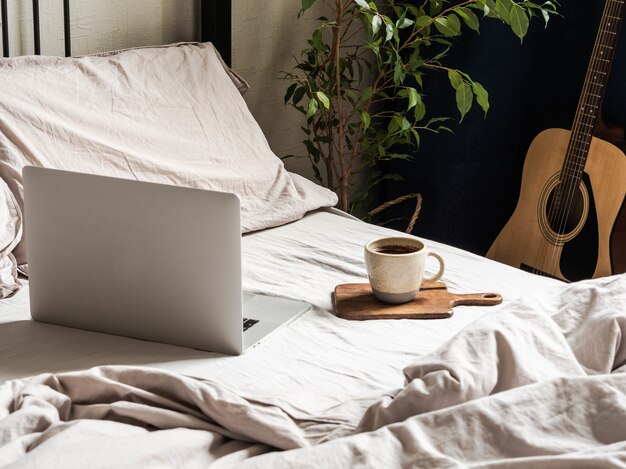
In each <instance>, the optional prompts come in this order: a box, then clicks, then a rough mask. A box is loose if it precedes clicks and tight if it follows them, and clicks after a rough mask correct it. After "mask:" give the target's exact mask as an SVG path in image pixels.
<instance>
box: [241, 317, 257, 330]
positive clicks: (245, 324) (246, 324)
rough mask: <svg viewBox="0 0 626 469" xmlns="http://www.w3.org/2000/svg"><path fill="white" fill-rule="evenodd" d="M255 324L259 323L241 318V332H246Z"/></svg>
mask: <svg viewBox="0 0 626 469" xmlns="http://www.w3.org/2000/svg"><path fill="white" fill-rule="evenodd" d="M257 322H259V321H257V320H256V319H247V318H243V331H244V332H246V331H247V330H248V329H250V328H251V327H252V326H254V325H255V324H256V323H257Z"/></svg>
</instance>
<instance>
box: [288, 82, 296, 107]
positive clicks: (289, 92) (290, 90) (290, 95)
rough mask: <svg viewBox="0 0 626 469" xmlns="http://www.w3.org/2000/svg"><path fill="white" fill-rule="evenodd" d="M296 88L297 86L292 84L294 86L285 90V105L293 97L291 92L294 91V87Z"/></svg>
mask: <svg viewBox="0 0 626 469" xmlns="http://www.w3.org/2000/svg"><path fill="white" fill-rule="evenodd" d="M297 86H298V84H297V83H294V84H292V85H290V86H289V88H287V91H286V92H285V104H287V103H288V102H289V100H290V99H291V97H292V96H293V92H294V91H296V87H297Z"/></svg>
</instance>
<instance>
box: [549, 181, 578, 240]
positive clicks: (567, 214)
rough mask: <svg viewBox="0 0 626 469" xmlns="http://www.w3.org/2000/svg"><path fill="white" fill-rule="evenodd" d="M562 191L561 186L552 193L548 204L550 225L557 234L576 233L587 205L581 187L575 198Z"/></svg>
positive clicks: (558, 185)
mask: <svg viewBox="0 0 626 469" xmlns="http://www.w3.org/2000/svg"><path fill="white" fill-rule="evenodd" d="M568 196H569V194H566V193H563V192H562V191H561V184H560V183H559V184H557V186H556V187H555V188H554V189H553V190H552V192H550V195H549V196H548V203H547V204H546V205H547V206H546V215H547V220H548V225H549V226H550V228H551V229H552V231H554V232H555V233H557V234H559V235H565V234H568V233H571V232H572V231H574V230H575V229H576V228H577V227H578V226H579V223H580V221H581V218H582V217H583V216H584V212H585V203H584V198H583V193H582V190H581V188H580V186H579V187H578V188H577V189H576V193H575V194H574V195H573V197H571V198H570V197H568Z"/></svg>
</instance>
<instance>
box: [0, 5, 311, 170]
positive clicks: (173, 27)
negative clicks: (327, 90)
mask: <svg viewBox="0 0 626 469" xmlns="http://www.w3.org/2000/svg"><path fill="white" fill-rule="evenodd" d="M318 3H319V5H316V6H315V7H313V8H312V9H311V10H310V11H308V12H307V14H306V18H304V19H300V20H298V19H297V13H298V10H299V8H300V4H301V2H300V0H233V20H232V33H233V68H234V69H235V70H237V71H238V72H240V73H241V74H242V76H244V77H245V78H246V80H248V82H249V83H250V85H251V90H250V91H249V92H248V93H247V94H246V96H245V98H246V101H247V102H248V105H249V107H250V109H251V111H252V113H253V114H254V116H255V117H256V119H257V121H258V122H259V124H260V125H261V128H262V129H263V131H264V132H265V135H266V136H267V138H268V140H269V143H270V145H271V147H272V149H273V150H274V152H275V153H276V154H277V155H279V156H283V155H287V154H302V153H303V151H302V143H301V142H302V132H301V131H300V125H302V116H301V115H300V114H299V113H297V112H296V111H293V110H291V109H286V108H285V107H284V105H283V95H284V91H285V88H286V86H287V83H286V82H284V81H282V80H280V79H279V76H280V71H281V70H289V69H291V68H292V66H293V64H294V59H293V56H294V55H295V54H298V53H299V51H300V50H301V49H302V48H303V47H304V46H305V44H306V42H305V41H306V39H307V38H308V37H309V36H310V33H311V31H312V29H313V27H314V26H313V25H314V24H315V22H314V19H315V18H317V17H318V16H320V15H321V14H322V8H323V2H322V0H319V2H318ZM40 4H41V19H42V22H41V35H42V53H44V54H46V55H62V54H63V23H62V18H63V7H62V6H63V4H62V0H40ZM71 9H72V21H71V23H72V46H73V47H72V52H73V54H74V55H81V54H88V53H94V52H103V51H107V50H114V49H121V48H125V47H133V46H141V45H148V44H164V43H168V42H177V41H192V40H197V38H198V35H199V25H198V24H199V1H197V0H72V2H71ZM9 20H10V21H9V25H10V45H11V54H12V55H19V54H28V53H32V50H33V41H32V2H30V1H26V0H9ZM286 165H287V167H288V168H289V169H290V170H292V171H296V172H299V173H301V174H304V175H310V174H311V171H310V168H309V162H308V160H306V159H302V160H300V161H294V160H288V161H287V162H286Z"/></svg>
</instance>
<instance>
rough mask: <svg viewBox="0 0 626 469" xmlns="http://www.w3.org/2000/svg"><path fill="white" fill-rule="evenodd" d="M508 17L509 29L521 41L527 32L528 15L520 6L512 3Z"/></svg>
mask: <svg viewBox="0 0 626 469" xmlns="http://www.w3.org/2000/svg"><path fill="white" fill-rule="evenodd" d="M510 18H511V29H512V30H513V32H514V33H515V35H516V36H517V37H519V38H520V42H522V41H523V40H524V36H526V33H527V32H528V24H529V23H530V20H529V19H528V15H527V14H526V12H525V11H524V9H523V8H522V7H521V6H519V5H517V4H514V5H513V8H511V16H510Z"/></svg>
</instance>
